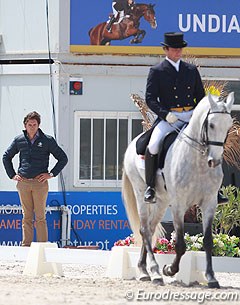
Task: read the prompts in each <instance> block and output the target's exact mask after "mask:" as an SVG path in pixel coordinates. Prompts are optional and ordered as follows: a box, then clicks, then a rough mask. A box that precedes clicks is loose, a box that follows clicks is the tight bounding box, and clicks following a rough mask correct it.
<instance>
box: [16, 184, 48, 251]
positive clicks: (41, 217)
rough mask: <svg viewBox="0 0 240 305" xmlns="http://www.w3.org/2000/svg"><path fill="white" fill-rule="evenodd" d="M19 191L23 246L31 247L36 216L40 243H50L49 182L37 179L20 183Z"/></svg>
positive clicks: (18, 185)
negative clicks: (48, 226)
mask: <svg viewBox="0 0 240 305" xmlns="http://www.w3.org/2000/svg"><path fill="white" fill-rule="evenodd" d="M17 190H18V194H19V197H20V201H21V205H22V209H23V220H22V246H30V245H31V242H32V241H33V235H34V231H33V230H34V227H33V222H34V214H35V221H36V233H37V241H38V242H46V241H48V229H47V222H46V211H45V210H46V200H47V196H48V182H47V181H46V182H44V183H41V182H38V180H37V179H29V180H27V179H26V180H24V181H18V183H17Z"/></svg>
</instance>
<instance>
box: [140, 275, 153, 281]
mask: <svg viewBox="0 0 240 305" xmlns="http://www.w3.org/2000/svg"><path fill="white" fill-rule="evenodd" d="M138 279H139V281H142V282H150V281H151V277H150V276H149V275H146V274H143V275H140V276H139V278H138Z"/></svg>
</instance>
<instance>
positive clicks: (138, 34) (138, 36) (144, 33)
mask: <svg viewBox="0 0 240 305" xmlns="http://www.w3.org/2000/svg"><path fill="white" fill-rule="evenodd" d="M140 35H141V37H140ZM145 35H146V31H144V30H139V31H138V32H137V34H136V35H135V36H134V38H133V39H131V40H130V43H131V44H133V43H136V44H137V43H141V42H142V40H143V38H144V36H145Z"/></svg>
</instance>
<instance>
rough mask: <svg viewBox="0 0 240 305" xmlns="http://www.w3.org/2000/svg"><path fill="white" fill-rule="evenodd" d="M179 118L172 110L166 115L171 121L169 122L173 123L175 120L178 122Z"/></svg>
mask: <svg viewBox="0 0 240 305" xmlns="http://www.w3.org/2000/svg"><path fill="white" fill-rule="evenodd" d="M177 120H178V118H177V117H176V115H175V114H174V113H172V112H169V113H168V114H167V116H166V121H167V122H168V123H169V124H173V123H175V122H177Z"/></svg>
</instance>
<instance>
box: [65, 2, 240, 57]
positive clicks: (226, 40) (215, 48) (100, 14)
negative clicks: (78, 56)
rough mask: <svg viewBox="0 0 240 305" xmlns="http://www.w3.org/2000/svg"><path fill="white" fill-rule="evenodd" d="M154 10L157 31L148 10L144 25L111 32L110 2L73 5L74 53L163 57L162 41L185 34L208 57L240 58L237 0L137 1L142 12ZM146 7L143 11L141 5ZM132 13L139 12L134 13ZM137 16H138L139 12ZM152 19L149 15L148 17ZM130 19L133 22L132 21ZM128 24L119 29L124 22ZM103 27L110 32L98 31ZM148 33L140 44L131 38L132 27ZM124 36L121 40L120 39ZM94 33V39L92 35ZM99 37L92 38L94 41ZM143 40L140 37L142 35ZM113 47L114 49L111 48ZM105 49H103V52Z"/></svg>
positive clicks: (71, 41)
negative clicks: (108, 25) (167, 36)
mask: <svg viewBox="0 0 240 305" xmlns="http://www.w3.org/2000/svg"><path fill="white" fill-rule="evenodd" d="M143 4H146V5H147V6H149V5H151V7H152V9H153V10H154V16H155V18H156V25H157V27H156V28H155V29H154V28H153V27H151V22H152V19H151V18H150V20H148V19H149V14H145V13H144V12H145V11H146V8H144V10H143V12H142V13H141V14H142V15H141V17H140V18H139V24H137V23H136V24H134V26H131V24H130V23H129V22H126V20H125V21H124V20H122V21H121V22H119V24H117V25H116V24H115V26H113V27H112V32H111V33H108V32H107V31H106V28H105V27H106V22H108V21H109V16H110V14H112V1H111V0H104V1H99V0H92V1H81V0H71V14H70V18H71V19H70V20H71V26H70V31H71V36H70V37H71V38H70V49H71V51H72V52H84V51H85V52H87V51H88V52H100V53H106V52H107V53H108V52H110V53H115V52H120V53H124V52H125V53H129V52H130V53H146V54H147V53H149V54H151V53H152V54H155V53H157V54H159V52H160V53H161V50H162V49H161V48H160V42H162V41H163V36H164V33H165V32H178V31H181V32H183V33H184V37H185V40H186V41H187V42H188V46H189V47H190V48H193V51H194V50H195V49H196V48H197V50H198V51H199V52H202V53H203V54H211V55H218V54H219V55H223V54H226V55H228V54H229V55H239V54H240V49H239V48H240V39H239V36H240V2H239V1H236V0H208V1H206V0H172V1H163V0H136V1H135V5H136V6H137V5H139V10H142V8H141V9H140V7H142V6H143ZM140 5H142V6H140ZM132 12H135V11H134V10H132ZM134 14H137V13H134ZM147 15H148V16H147ZM127 19H129V20H130V19H131V17H130V18H127ZM123 22H125V23H126V24H125V25H124V26H123V25H122V26H120V24H121V23H123ZM102 23H104V24H105V25H104V26H105V27H102V26H99V25H101V24H102ZM133 27H135V28H137V30H140V31H145V36H144V37H143V38H142V40H141V39H138V38H137V39H136V40H135V42H134V38H136V36H133V35H132V36H129V37H126V36H127V35H128V34H129V35H130V33H132V28H133ZM120 32H121V35H120V36H121V37H118V38H116V37H117V35H119V33H120ZM93 33H94V35H93ZM97 34H98V36H100V38H98V39H96V38H94V39H92V38H91V36H94V37H96V36H97ZM125 37H126V38H125ZM140 38H141V35H140ZM107 44H109V45H107ZM100 45H101V47H100Z"/></svg>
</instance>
